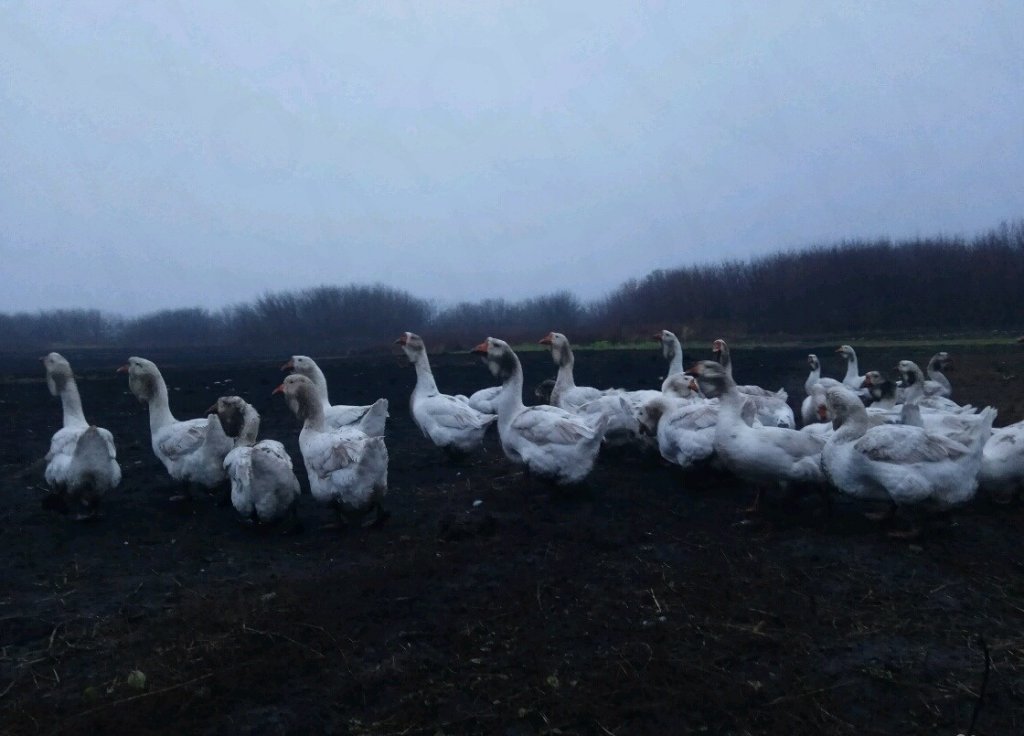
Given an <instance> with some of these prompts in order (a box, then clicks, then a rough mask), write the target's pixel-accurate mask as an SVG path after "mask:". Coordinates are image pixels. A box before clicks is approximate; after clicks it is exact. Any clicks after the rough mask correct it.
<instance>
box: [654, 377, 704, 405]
mask: <svg viewBox="0 0 1024 736" xmlns="http://www.w3.org/2000/svg"><path fill="white" fill-rule="evenodd" d="M661 392H662V393H663V394H665V395H666V396H675V397H676V398H679V399H690V398H693V396H694V395H695V394H698V393H700V389H699V388H698V387H697V383H696V382H695V381H694V380H693V376H690V375H687V374H686V373H676V374H675V375H674V376H669V377H668V378H666V379H665V382H664V383H662V384H661Z"/></svg>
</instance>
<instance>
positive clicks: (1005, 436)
mask: <svg viewBox="0 0 1024 736" xmlns="http://www.w3.org/2000/svg"><path fill="white" fill-rule="evenodd" d="M979 482H980V484H981V488H982V490H984V491H985V492H986V493H988V494H989V496H991V497H992V500H994V501H996V502H997V503H1009V502H1010V501H1012V500H1013V496H1014V494H1016V493H1017V492H1018V491H1019V490H1020V489H1021V488H1024V422H1017V423H1016V424H1011V425H1009V426H1007V427H1002V428H1000V429H993V430H992V436H991V437H990V438H989V440H988V442H986V443H985V450H984V452H983V453H982V456H981V474H980V476H979Z"/></svg>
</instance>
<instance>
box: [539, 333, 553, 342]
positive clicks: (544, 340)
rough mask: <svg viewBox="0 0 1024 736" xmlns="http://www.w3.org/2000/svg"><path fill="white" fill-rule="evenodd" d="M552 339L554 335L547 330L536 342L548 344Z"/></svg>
mask: <svg viewBox="0 0 1024 736" xmlns="http://www.w3.org/2000/svg"><path fill="white" fill-rule="evenodd" d="M554 341H555V338H554V335H553V334H552V333H550V332H549V333H548V334H546V335H545V336H544V337H542V338H541V339H540V340H538V341H537V344H538V345H550V344H551V343H553V342H554Z"/></svg>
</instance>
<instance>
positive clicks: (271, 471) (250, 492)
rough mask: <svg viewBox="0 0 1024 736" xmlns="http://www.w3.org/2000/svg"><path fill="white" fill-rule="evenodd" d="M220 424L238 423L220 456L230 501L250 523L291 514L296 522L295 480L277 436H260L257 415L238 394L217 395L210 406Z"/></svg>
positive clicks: (297, 494)
mask: <svg viewBox="0 0 1024 736" xmlns="http://www.w3.org/2000/svg"><path fill="white" fill-rule="evenodd" d="M209 411H210V413H215V414H216V415H217V417H218V418H219V419H220V421H221V425H222V426H224V427H235V426H239V425H240V427H239V430H238V436H237V437H236V438H235V447H234V449H233V450H231V452H229V453H228V454H227V455H226V456H225V457H224V469H225V470H226V471H227V474H228V478H229V479H230V481H231V505H232V506H234V507H235V511H237V512H238V513H239V514H240V515H241V517H242V518H243V519H245V520H247V521H250V522H253V523H264V524H265V523H270V522H274V521H278V520H280V519H282V518H284V517H285V516H286V515H288V516H290V517H291V521H292V524H293V525H294V524H295V522H296V515H297V511H298V503H299V493H300V491H301V489H300V488H299V480H298V478H296V477H295V470H294V468H293V466H292V459H291V457H290V456H289V455H288V453H287V452H286V451H285V449H284V445H282V444H281V443H280V442H278V441H277V440H260V441H259V442H257V441H256V437H257V435H258V434H259V431H260V415H259V412H257V411H256V409H255V407H253V406H252V404H249V403H248V402H247V401H245V400H244V399H243V398H242V397H240V396H221V397H220V398H219V399H217V403H216V404H214V405H213V406H211V407H210V409H209Z"/></svg>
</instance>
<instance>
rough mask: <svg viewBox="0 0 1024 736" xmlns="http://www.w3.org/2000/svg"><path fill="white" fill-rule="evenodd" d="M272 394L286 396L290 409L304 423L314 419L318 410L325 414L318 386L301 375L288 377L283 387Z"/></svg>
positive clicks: (279, 387) (293, 374)
mask: <svg viewBox="0 0 1024 736" xmlns="http://www.w3.org/2000/svg"><path fill="white" fill-rule="evenodd" d="M271 393H272V394H284V398H285V401H286V402H287V404H288V408H289V409H291V410H292V412H294V413H295V416H297V417H298V418H299V419H300V420H302V421H305V420H306V419H309V418H310V417H312V416H313V415H314V414H315V413H316V411H317V410H319V411H320V412H321V413H322V412H323V406H322V404H321V402H320V397H319V395H318V394H317V391H316V386H314V385H313V382H312V381H310V380H309V379H308V378H307V377H306V376H303V375H302V374H300V373H292V374H291V375H290V376H287V377H286V378H285V379H284V381H283V382H282V383H281V385H280V386H278V387H277V388H275V389H274V390H273V391H272V392H271Z"/></svg>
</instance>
